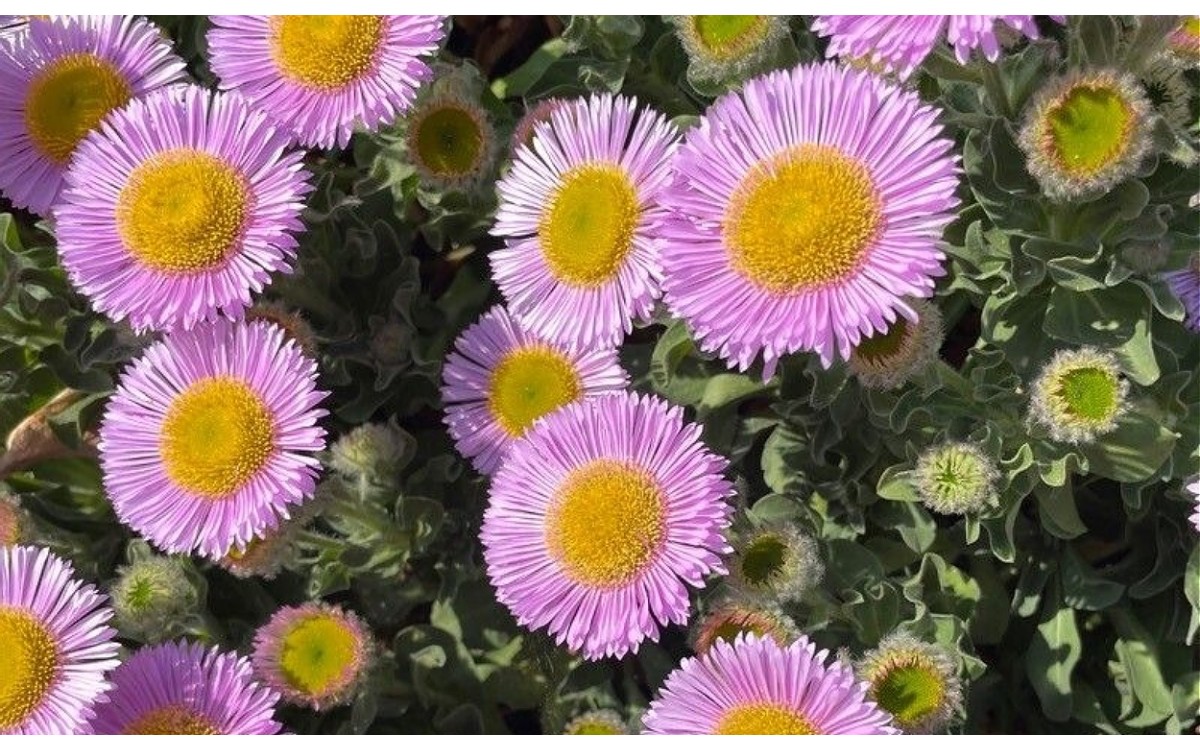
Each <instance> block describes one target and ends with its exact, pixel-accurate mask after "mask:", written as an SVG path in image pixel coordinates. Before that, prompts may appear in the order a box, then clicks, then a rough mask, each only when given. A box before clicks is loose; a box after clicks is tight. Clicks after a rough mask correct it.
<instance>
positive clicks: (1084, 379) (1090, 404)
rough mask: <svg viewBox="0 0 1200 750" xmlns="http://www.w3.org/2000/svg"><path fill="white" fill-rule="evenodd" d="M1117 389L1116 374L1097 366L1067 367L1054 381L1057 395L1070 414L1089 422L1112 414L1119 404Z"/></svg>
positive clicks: (1102, 420) (1118, 385)
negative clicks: (1056, 384)
mask: <svg viewBox="0 0 1200 750" xmlns="http://www.w3.org/2000/svg"><path fill="white" fill-rule="evenodd" d="M1119 390H1120V384H1119V383H1118V381H1117V379H1116V377H1114V376H1113V375H1112V373H1109V372H1105V371H1104V370H1102V369H1100V368H1099V367H1080V368H1078V369H1075V370H1068V371H1067V372H1065V373H1063V374H1062V376H1061V377H1060V378H1059V383H1058V395H1059V397H1061V398H1062V400H1063V402H1064V403H1065V404H1066V407H1067V410H1068V411H1069V412H1070V414H1071V416H1073V417H1077V418H1079V419H1083V420H1087V421H1090V422H1106V421H1108V420H1109V419H1111V418H1112V416H1113V413H1114V412H1116V410H1117V407H1118V406H1119V401H1120V397H1119Z"/></svg>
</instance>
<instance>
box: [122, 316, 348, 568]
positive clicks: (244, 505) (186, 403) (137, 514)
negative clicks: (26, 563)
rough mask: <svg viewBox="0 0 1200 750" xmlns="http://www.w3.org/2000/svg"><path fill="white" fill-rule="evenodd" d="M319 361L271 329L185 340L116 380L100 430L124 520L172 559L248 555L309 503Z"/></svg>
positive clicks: (236, 326) (317, 439)
mask: <svg viewBox="0 0 1200 750" xmlns="http://www.w3.org/2000/svg"><path fill="white" fill-rule="evenodd" d="M316 379H317V364H316V362H314V361H313V360H312V359H310V358H308V357H306V356H305V355H304V354H302V353H301V352H300V349H299V347H298V346H297V345H296V343H295V342H294V341H292V340H291V339H289V338H288V337H287V334H285V333H284V331H283V329H281V328H279V327H278V326H276V325H274V324H272V323H269V322H267V321H255V322H253V323H231V322H229V321H226V320H217V321H215V322H214V323H212V324H211V325H208V326H203V327H199V328H195V329H193V330H191V331H178V332H175V333H173V334H170V335H168V336H167V337H166V338H165V339H164V340H163V341H159V342H157V343H154V344H151V345H150V346H149V348H147V349H146V351H145V352H144V353H143V354H142V356H141V357H139V358H138V359H137V360H136V361H135V362H134V363H133V364H132V365H131V366H130V367H129V368H127V369H126V370H125V372H124V373H123V374H122V375H121V380H120V383H119V385H118V386H117V392H116V393H115V394H114V395H113V397H112V399H111V400H110V401H109V402H108V408H107V410H106V411H105V414H104V419H103V422H102V424H101V426H100V467H101V469H102V470H103V472H104V487H105V490H106V491H107V493H108V495H109V497H111V498H112V503H113V508H114V510H116V513H117V517H118V518H120V519H121V521H122V522H123V523H126V524H128V525H129V526H130V527H132V528H133V529H134V530H135V531H137V532H138V533H139V534H141V535H142V536H144V537H146V538H147V539H149V540H150V541H151V542H153V543H154V544H156V545H157V546H158V547H160V548H162V549H163V550H166V551H167V552H191V551H193V550H195V551H199V552H201V553H202V554H204V555H206V556H209V557H214V558H216V557H220V556H222V555H224V554H225V553H226V552H228V551H229V550H230V548H232V547H234V546H235V545H236V546H238V547H240V548H244V547H245V546H246V545H247V544H249V543H250V541H251V540H252V539H253V538H255V537H257V536H262V535H264V534H265V533H266V532H268V531H270V530H272V529H274V528H275V527H277V526H278V525H279V524H280V523H281V522H282V521H283V520H285V519H287V518H288V517H289V516H290V514H291V512H292V511H293V508H294V507H295V506H298V505H300V504H301V503H303V502H304V501H305V500H306V499H307V498H309V497H311V495H312V493H313V490H314V487H315V484H316V477H317V472H318V469H319V468H320V462H319V461H318V460H317V458H316V457H315V456H314V455H313V454H315V453H317V452H318V451H321V450H323V449H324V448H325V430H324V429H322V428H321V427H320V426H318V425H317V420H318V419H319V418H321V417H322V416H324V415H325V414H326V413H327V412H326V411H325V410H324V409H318V408H317V404H319V403H320V402H321V400H322V399H323V398H324V397H325V396H327V395H328V394H327V393H326V392H324V391H318V390H317V389H316Z"/></svg>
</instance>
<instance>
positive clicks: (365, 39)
mask: <svg viewBox="0 0 1200 750" xmlns="http://www.w3.org/2000/svg"><path fill="white" fill-rule="evenodd" d="M209 20H210V21H211V22H212V25H213V27H212V29H211V30H210V31H209V32H208V51H209V64H210V65H211V66H212V69H213V72H214V73H216V74H217V77H218V78H220V79H221V83H220V85H221V88H222V89H227V90H235V91H238V92H239V93H241V94H243V95H244V96H245V97H246V98H247V99H249V100H251V101H252V102H254V104H255V105H256V106H257V107H258V108H260V109H262V110H263V111H265V112H266V113H267V114H268V115H270V116H271V118H272V119H274V120H275V122H277V123H279V124H280V125H281V126H284V127H287V128H290V129H291V130H292V131H293V132H294V133H295V136H296V138H297V139H298V140H299V142H300V143H301V144H303V145H305V146H321V147H323V148H330V147H332V146H334V145H337V146H345V145H346V144H348V143H349V142H350V135H351V134H352V133H353V132H354V128H355V127H362V128H366V129H367V130H376V129H378V128H379V127H380V126H382V125H386V124H387V123H389V122H391V121H392V120H394V119H395V118H396V116H397V115H399V114H400V113H402V112H404V111H405V110H407V109H408V108H409V107H410V106H411V105H412V103H413V98H414V97H415V96H416V92H417V88H418V87H419V86H420V85H421V84H422V83H423V82H424V81H426V80H428V79H429V77H430V76H431V75H432V72H431V70H430V68H429V65H428V64H427V63H426V62H425V59H426V58H428V57H429V56H430V55H432V54H433V53H434V52H436V51H437V49H438V46H439V45H440V44H441V43H442V39H443V38H444V37H445V35H446V21H445V17H444V16H210V17H209Z"/></svg>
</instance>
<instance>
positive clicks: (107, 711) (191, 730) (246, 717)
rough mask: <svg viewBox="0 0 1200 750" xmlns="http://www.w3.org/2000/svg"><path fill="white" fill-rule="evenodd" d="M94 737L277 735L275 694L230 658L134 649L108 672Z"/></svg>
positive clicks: (182, 646)
mask: <svg viewBox="0 0 1200 750" xmlns="http://www.w3.org/2000/svg"><path fill="white" fill-rule="evenodd" d="M112 682H113V691H112V693H111V694H110V695H109V700H108V702H107V703H104V704H102V705H101V706H99V707H98V708H97V710H96V718H95V719H93V720H92V724H91V731H92V733H94V734H277V733H278V732H279V730H280V728H281V727H280V724H279V722H277V721H275V719H274V717H273V715H274V712H275V704H276V703H277V702H278V701H279V694H278V693H276V692H275V691H273V690H271V689H269V688H266V687H263V686H262V685H260V684H259V683H258V682H255V680H254V675H253V673H252V672H251V670H250V663H249V661H248V660H247V659H246V658H245V657H239V656H238V655H237V654H236V653H231V652H225V651H220V650H218V649H216V648H207V647H205V646H202V645H200V644H198V643H188V642H186V641H178V642H176V643H163V644H161V645H158V646H147V647H145V648H142V649H139V650H138V651H137V652H136V653H134V654H133V656H130V657H129V658H128V659H126V660H125V663H124V664H122V665H121V666H119V667H117V668H116V670H115V671H113V673H112Z"/></svg>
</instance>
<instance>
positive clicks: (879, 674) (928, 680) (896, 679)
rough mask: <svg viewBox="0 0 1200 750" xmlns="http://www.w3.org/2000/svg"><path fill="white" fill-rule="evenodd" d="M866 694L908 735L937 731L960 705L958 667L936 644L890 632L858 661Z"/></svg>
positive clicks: (952, 716)
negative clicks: (865, 683)
mask: <svg viewBox="0 0 1200 750" xmlns="http://www.w3.org/2000/svg"><path fill="white" fill-rule="evenodd" d="M858 675H859V677H861V678H862V679H863V680H865V681H866V682H867V683H869V684H870V686H871V689H870V690H869V691H868V693H867V695H868V696H869V697H870V698H871V700H873V701H875V703H877V704H878V705H879V707H880V708H882V709H883V710H885V711H887V712H888V713H890V714H891V715H892V717H893V718H894V720H895V723H896V726H897V727H899V728H900V729H902V730H904V731H905V732H907V733H910V734H932V733H934V732H940V731H941V730H943V729H945V728H946V725H948V724H949V723H950V721H951V720H952V719H953V718H954V716H955V715H956V714H957V713H958V712H959V711H961V710H962V701H963V689H962V681H961V680H960V679H959V677H958V666H957V665H956V664H955V663H954V660H953V659H952V658H951V657H950V655H949V654H947V653H946V651H945V649H943V648H942V647H941V646H935V645H933V644H931V643H926V642H924V641H920V640H917V639H916V638H913V637H912V636H910V635H906V634H903V633H893V634H891V635H889V636H888V637H886V638H884V639H883V641H881V642H880V644H879V647H878V648H876V649H874V650H873V651H870V652H868V653H867V654H865V655H864V656H863V658H862V660H861V661H860V662H859V664H858Z"/></svg>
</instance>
